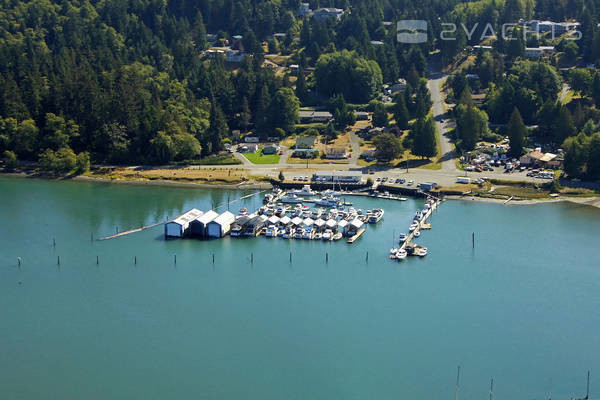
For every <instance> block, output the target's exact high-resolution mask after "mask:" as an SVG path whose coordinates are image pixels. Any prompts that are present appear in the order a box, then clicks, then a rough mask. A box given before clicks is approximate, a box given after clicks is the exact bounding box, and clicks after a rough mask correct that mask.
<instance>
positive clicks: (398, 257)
mask: <svg viewBox="0 0 600 400" xmlns="http://www.w3.org/2000/svg"><path fill="white" fill-rule="evenodd" d="M406 256H408V253H407V252H406V250H404V249H400V250H398V252H397V253H396V260H400V261H402V260H404V259H405V258H406Z"/></svg>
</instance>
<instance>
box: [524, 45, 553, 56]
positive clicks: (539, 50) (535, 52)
mask: <svg viewBox="0 0 600 400" xmlns="http://www.w3.org/2000/svg"><path fill="white" fill-rule="evenodd" d="M552 53H554V46H540V47H525V57H527V58H541V57H542V56H547V55H550V54H552Z"/></svg>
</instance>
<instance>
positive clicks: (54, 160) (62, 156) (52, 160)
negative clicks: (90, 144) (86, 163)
mask: <svg viewBox="0 0 600 400" xmlns="http://www.w3.org/2000/svg"><path fill="white" fill-rule="evenodd" d="M39 161H40V166H41V167H42V169H44V170H46V171H52V172H62V173H64V172H69V171H72V170H73V169H74V168H75V166H76V165H77V156H76V155H75V153H74V152H73V150H71V149H70V148H68V147H63V148H62V149H60V150H57V151H56V152H55V151H52V150H51V149H46V150H45V151H44V152H43V153H42V154H40V158H39Z"/></svg>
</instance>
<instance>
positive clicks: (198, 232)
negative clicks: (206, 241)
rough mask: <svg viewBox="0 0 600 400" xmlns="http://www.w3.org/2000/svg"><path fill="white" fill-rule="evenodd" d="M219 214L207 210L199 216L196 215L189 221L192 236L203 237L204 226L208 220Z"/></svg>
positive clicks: (204, 233)
mask: <svg viewBox="0 0 600 400" xmlns="http://www.w3.org/2000/svg"><path fill="white" fill-rule="evenodd" d="M218 216H219V214H217V213H216V212H214V211H213V210H209V211H207V212H205V213H204V214H202V215H201V216H198V217H196V218H195V219H194V220H193V221H191V223H190V225H191V226H190V231H191V234H192V236H198V237H205V236H206V226H207V225H208V223H209V222H210V221H212V220H213V219H215V218H217V217H218Z"/></svg>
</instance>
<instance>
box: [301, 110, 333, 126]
mask: <svg viewBox="0 0 600 400" xmlns="http://www.w3.org/2000/svg"><path fill="white" fill-rule="evenodd" d="M332 118H333V115H331V113H330V112H328V111H314V110H307V111H306V110H300V123H301V124H310V123H314V122H329V121H331V119H332Z"/></svg>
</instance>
